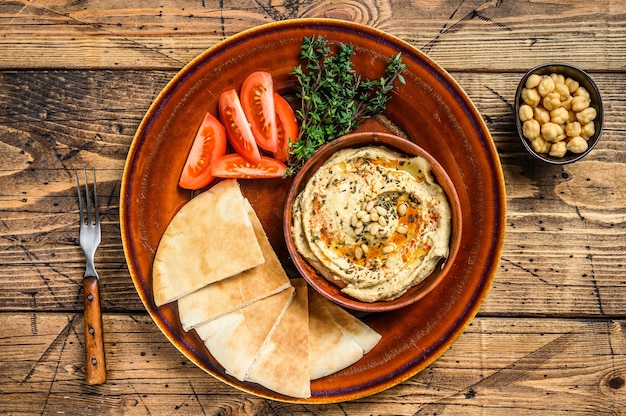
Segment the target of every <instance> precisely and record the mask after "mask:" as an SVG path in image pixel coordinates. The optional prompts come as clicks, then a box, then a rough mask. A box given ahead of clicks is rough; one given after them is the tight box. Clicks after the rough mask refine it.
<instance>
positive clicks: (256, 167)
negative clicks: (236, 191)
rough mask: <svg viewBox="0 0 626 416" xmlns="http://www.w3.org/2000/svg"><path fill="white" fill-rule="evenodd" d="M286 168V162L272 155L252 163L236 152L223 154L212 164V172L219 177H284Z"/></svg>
mask: <svg viewBox="0 0 626 416" xmlns="http://www.w3.org/2000/svg"><path fill="white" fill-rule="evenodd" d="M286 170H287V166H285V164H283V163H282V162H279V161H278V160H276V159H272V158H271V157H267V156H261V161H260V162H259V163H251V162H249V161H247V160H246V159H244V158H243V157H241V156H240V155H238V154H236V153H230V154H227V155H225V156H222V157H220V158H218V159H216V160H215V162H214V163H213V164H212V165H211V172H212V173H213V175H214V176H217V177H218V178H235V179H258V178H282V177H283V176H285V171H286Z"/></svg>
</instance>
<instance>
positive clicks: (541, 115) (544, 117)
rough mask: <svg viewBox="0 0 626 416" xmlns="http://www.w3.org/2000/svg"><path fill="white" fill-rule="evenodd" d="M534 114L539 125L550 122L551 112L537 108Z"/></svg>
mask: <svg viewBox="0 0 626 416" xmlns="http://www.w3.org/2000/svg"><path fill="white" fill-rule="evenodd" d="M534 114H535V120H537V121H538V122H539V124H546V123H547V122H548V121H550V112H549V111H548V110H546V109H545V108H543V107H535V110H534Z"/></svg>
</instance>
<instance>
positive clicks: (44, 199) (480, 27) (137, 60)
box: [0, 0, 626, 416]
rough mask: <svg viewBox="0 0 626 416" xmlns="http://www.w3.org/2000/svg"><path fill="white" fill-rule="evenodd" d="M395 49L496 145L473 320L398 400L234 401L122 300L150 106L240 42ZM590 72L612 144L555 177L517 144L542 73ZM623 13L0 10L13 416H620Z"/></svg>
mask: <svg viewBox="0 0 626 416" xmlns="http://www.w3.org/2000/svg"><path fill="white" fill-rule="evenodd" d="M308 17H316V18H319V17H324V18H337V19H343V20H349V21H353V22H358V23H363V24H365V25H368V26H371V27H375V28H378V29H381V30H384V31H385V32H387V33H390V34H392V35H395V36H397V37H398V38H400V39H401V40H403V41H406V42H407V43H409V44H410V45H412V46H413V47H415V48H417V49H418V50H420V51H422V52H423V53H425V54H426V55H427V56H428V57H429V58H431V59H433V60H434V61H435V62H437V63H438V64H439V65H441V66H442V67H444V68H445V69H446V70H448V71H449V72H450V73H451V75H452V76H453V77H454V79H455V80H456V81H457V82H458V83H459V85H460V86H461V87H463V89H464V90H465V91H466V93H467V94H468V95H469V96H470V98H471V99H472V101H473V102H474V104H475V105H476V107H477V108H478V110H479V111H480V113H481V114H482V116H483V118H484V120H485V122H486V123H487V125H488V127H489V130H490V132H491V134H492V136H493V139H494V141H495V144H496V146H497V149H498V154H499V156H500V160H501V162H502V166H503V170H504V178H505V184H506V191H507V225H506V238H505V244H504V248H503V252H502V256H501V261H500V265H499V268H498V271H497V274H496V276H495V281H494V283H493V286H492V288H491V290H490V292H489V295H488V296H487V298H486V300H485V302H484V304H483V306H482V308H481V309H480V311H479V314H478V317H477V318H476V319H475V320H474V321H473V322H472V324H471V325H470V326H469V327H468V328H467V330H466V331H465V333H464V334H463V335H462V336H461V337H460V338H459V339H458V340H457V341H456V342H455V343H454V344H453V345H452V348H451V349H450V350H448V351H447V352H446V353H445V354H444V355H443V356H441V357H440V358H439V359H438V360H437V361H436V362H435V363H433V364H432V365H431V366H429V367H428V368H427V369H425V370H424V371H422V372H420V373H419V374H417V375H415V376H414V377H412V378H411V379H409V380H407V381H405V382H404V383H401V384H400V385H398V386H396V387H394V388H392V389H390V390H387V391H384V392H381V393H379V394H376V395H374V396H371V397H367V398H364V399H361V400H356V401H353V402H348V403H339V404H333V405H328V406H302V405H291V404H286V403H278V402H273V401H269V400H264V399H261V398H258V397H254V396H251V395H248V394H245V393H242V392H240V391H238V390H236V389H234V388H232V387H230V386H228V385H226V384H224V383H222V382H220V381H218V380H216V379H214V378H213V377H211V376H210V375H207V374H205V373H204V372H202V370H200V369H199V368H197V367H195V366H194V365H193V364H191V363H190V362H189V361H188V360H187V359H186V358H185V357H184V356H182V355H181V354H180V353H179V352H178V351H177V350H176V349H175V347H174V346H173V345H172V344H171V343H169V342H168V341H167V339H166V338H165V337H164V336H163V335H162V334H161V332H160V331H159V330H158V328H157V327H156V326H155V325H154V323H153V322H152V320H151V318H150V317H149V316H148V315H147V314H146V312H145V308H144V307H143V305H142V303H141V301H140V299H139V297H138V295H137V292H136V291H135V289H134V287H133V284H132V281H131V279H130V276H129V273H128V269H127V267H126V262H125V260H124V253H123V250H122V243H121V239H120V224H119V214H118V210H119V196H120V181H121V177H122V172H123V167H124V162H125V158H126V154H127V152H128V149H129V147H130V144H131V142H132V139H133V136H134V134H135V131H136V130H137V128H138V126H139V123H140V122H141V120H142V118H143V116H144V114H145V113H146V111H147V110H148V108H149V106H150V104H151V103H152V102H153V101H154V99H155V98H156V97H157V96H158V94H159V92H160V91H161V90H162V89H163V88H164V87H165V85H166V84H167V83H168V81H169V80H170V79H171V78H172V77H173V76H174V75H175V74H176V73H177V72H178V71H179V70H180V69H181V68H182V67H183V66H184V65H186V64H187V63H189V62H190V61H191V60H192V59H194V58H195V57H196V56H198V55H199V54H200V53H202V52H203V51H205V50H206V49H207V48H210V47H211V46H213V45H215V44H217V43H218V42H220V41H222V40H224V39H226V38H227V37H229V36H232V35H235V34H237V33H240V32H241V31H244V30H247V29H250V28H253V27H255V26H258V25H260V24H265V23H271V22H276V21H281V20H285V19H292V18H308ZM549 61H563V62H566V63H570V64H573V65H577V66H579V67H581V68H583V69H585V70H587V71H589V72H590V73H591V75H592V76H593V78H594V80H595V81H596V83H597V84H598V86H599V88H600V91H601V94H602V98H603V101H604V109H605V126H604V133H603V135H602V139H601V141H600V142H599V144H598V146H597V147H596V148H595V149H594V150H593V152H592V153H591V154H589V155H588V156H587V157H586V158H585V159H584V160H582V161H580V162H577V163H575V164H572V165H566V166H561V167H552V166H544V165H541V164H539V163H538V162H537V161H535V160H534V159H532V158H531V157H530V156H528V154H527V153H526V152H525V150H524V149H523V147H522V145H521V144H520V142H519V138H518V137H517V134H516V132H515V123H514V120H515V119H514V117H515V115H514V114H513V97H514V92H515V88H516V87H517V83H518V82H519V80H520V79H521V77H522V74H523V73H524V72H525V71H526V70H527V69H529V68H531V67H533V66H535V65H538V64H542V63H545V62H549ZM625 69H626V7H624V4H623V2H622V1H620V0H597V1H593V2H579V1H575V0H559V1H544V2H537V1H531V0H520V1H502V0H464V1H450V0H434V1H433V0H412V1H411V2H406V1H403V0H362V1H356V0H344V1H334V0H333V1H331V0H318V1H306V2H304V1H303V2H292V1H281V0H277V1H269V0H233V1H229V2H225V1H207V0H201V1H197V2H183V1H180V0H165V1H161V2H158V3H154V2H128V1H123V2H122V1H119V0H105V1H99V2H84V1H83V2H80V1H78V2H77V1H68V0H6V1H0V253H1V256H2V257H1V259H0V264H1V266H0V328H1V330H0V369H1V370H2V371H0V393H1V394H0V409H1V412H4V413H6V414H12V415H26V414H28V415H31V414H41V415H49V414H50V415H51V414H60V413H67V414H129V415H135V414H141V415H145V414H159V415H161V414H164V415H167V414H181V413H182V414H210V415H266V414H275V415H305V414H306V415H308V414H324V415H326V414H328V415H371V414H394V415H434V414H437V415H458V414H463V415H484V414H489V415H492V414H494V415H500V414H503V415H507V416H515V415H535V414H536V415H544V414H550V415H560V414H565V413H566V412H567V413H568V414H573V415H588V414H607V415H608V414H611V415H613V414H615V415H617V414H626V405H625V403H626V336H625V335H624V334H625V329H626V271H625V270H624V268H625V267H626V266H625V264H626V254H625V253H626V236H625V235H626V233H625V232H624V231H625V229H626V228H625V224H626V179H624V178H626V150H625V149H626V143H625V141H626V139H625V137H626V134H625V133H626V118H625V117H624V114H626V99H625V98H624V91H626V77H625V74H626V70H625ZM83 166H93V167H96V168H97V169H98V179H99V184H98V191H99V206H100V213H101V220H102V243H101V245H100V247H99V249H98V251H97V254H96V267H97V268H98V272H99V274H100V277H101V282H100V294H101V301H102V310H103V312H104V317H103V327H104V332H105V350H106V358H107V367H108V376H109V379H108V381H107V383H106V384H103V385H98V386H91V385H88V384H86V383H85V381H84V380H85V364H84V349H85V336H84V333H83V323H84V321H83V306H82V291H83V289H82V273H83V265H84V258H83V254H82V251H81V249H80V247H79V244H78V221H77V218H78V212H77V211H78V204H77V200H76V191H75V188H74V187H75V183H74V178H73V170H74V169H75V168H82V167H83Z"/></svg>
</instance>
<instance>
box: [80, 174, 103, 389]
mask: <svg viewBox="0 0 626 416" xmlns="http://www.w3.org/2000/svg"><path fill="white" fill-rule="evenodd" d="M75 175H76V186H77V188H78V208H79V210H80V246H81V247H82V249H83V251H84V252H85V258H86V265H85V274H84V276H83V295H84V299H83V304H84V318H85V319H84V320H85V372H86V379H87V384H102V383H104V382H106V363H105V360H104V338H103V331H102V314H101V312H100V285H99V280H100V279H99V277H98V273H97V272H96V267H95V266H94V256H95V254H96V249H97V248H98V246H99V245H100V212H99V211H98V193H97V190H96V170H95V169H94V170H93V199H92V198H90V196H89V181H88V179H87V169H83V175H84V177H85V195H84V199H83V195H82V191H81V189H80V181H79V179H78V172H75ZM85 212H86V214H87V215H86V216H85Z"/></svg>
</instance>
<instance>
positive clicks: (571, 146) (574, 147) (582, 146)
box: [566, 136, 589, 153]
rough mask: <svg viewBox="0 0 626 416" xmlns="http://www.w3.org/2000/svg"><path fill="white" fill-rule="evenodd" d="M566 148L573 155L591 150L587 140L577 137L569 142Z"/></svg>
mask: <svg viewBox="0 0 626 416" xmlns="http://www.w3.org/2000/svg"><path fill="white" fill-rule="evenodd" d="M566 148H567V150H569V151H570V152H572V153H582V152H584V151H585V150H587V149H588V148H589V144H587V140H585V139H583V138H582V137H580V136H576V137H572V138H571V139H570V140H568V142H567V146H566Z"/></svg>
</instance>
